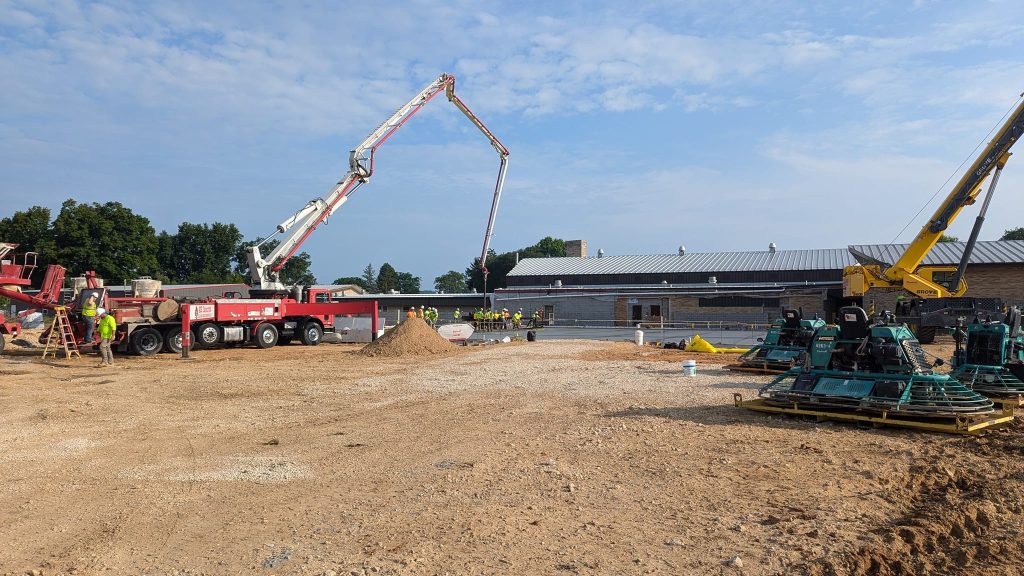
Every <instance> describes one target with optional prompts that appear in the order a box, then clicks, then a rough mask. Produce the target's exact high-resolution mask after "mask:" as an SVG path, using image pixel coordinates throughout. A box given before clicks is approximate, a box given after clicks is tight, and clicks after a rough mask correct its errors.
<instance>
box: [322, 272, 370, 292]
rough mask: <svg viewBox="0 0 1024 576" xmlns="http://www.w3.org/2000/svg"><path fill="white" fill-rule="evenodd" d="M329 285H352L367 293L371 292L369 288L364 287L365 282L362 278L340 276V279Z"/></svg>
mask: <svg viewBox="0 0 1024 576" xmlns="http://www.w3.org/2000/svg"><path fill="white" fill-rule="evenodd" d="M331 284H354V285H356V286H359V287H360V288H362V289H363V290H366V291H367V292H372V290H371V289H370V287H369V286H367V285H366V280H365V279H364V278H363V277H362V276H342V277H341V278H335V279H334V282H331Z"/></svg>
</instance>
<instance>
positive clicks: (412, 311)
mask: <svg viewBox="0 0 1024 576" xmlns="http://www.w3.org/2000/svg"><path fill="white" fill-rule="evenodd" d="M405 317H406V318H415V317H416V308H413V307H412V306H410V307H409V311H408V312H406V313H405Z"/></svg>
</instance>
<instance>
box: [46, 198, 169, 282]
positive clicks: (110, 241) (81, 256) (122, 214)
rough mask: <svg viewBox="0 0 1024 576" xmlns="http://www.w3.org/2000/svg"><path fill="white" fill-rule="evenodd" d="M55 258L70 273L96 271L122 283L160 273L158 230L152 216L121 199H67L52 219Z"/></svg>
mask: <svg viewBox="0 0 1024 576" xmlns="http://www.w3.org/2000/svg"><path fill="white" fill-rule="evenodd" d="M53 239H54V242H55V243H56V246H57V249H56V257H55V260H56V261H57V262H60V263H61V264H62V265H63V266H65V267H66V268H67V269H68V271H70V272H71V274H73V275H76V274H81V273H83V272H85V271H86V270H95V271H96V273H97V274H98V275H99V276H100V277H101V278H106V279H108V280H109V281H112V282H120V281H124V280H129V279H131V278H138V277H139V276H143V275H146V276H152V275H154V274H157V273H159V271H160V266H159V263H158V262H157V258H156V253H157V244H158V243H157V236H156V231H155V230H153V227H152V226H151V225H150V223H149V219H148V218H145V217H143V216H139V215H138V214H135V213H134V212H132V211H131V210H130V209H128V208H126V207H124V206H123V205H121V203H120V202H107V203H106V204H99V203H93V204H79V203H77V202H75V201H74V200H66V201H64V204H63V205H62V206H61V209H60V214H58V215H57V218H56V219H55V220H54V221H53Z"/></svg>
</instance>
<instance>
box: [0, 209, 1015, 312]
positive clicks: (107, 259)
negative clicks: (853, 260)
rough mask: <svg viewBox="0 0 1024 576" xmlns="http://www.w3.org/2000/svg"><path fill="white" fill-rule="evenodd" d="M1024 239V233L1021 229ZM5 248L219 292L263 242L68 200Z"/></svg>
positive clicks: (384, 270) (375, 287)
mask: <svg viewBox="0 0 1024 576" xmlns="http://www.w3.org/2000/svg"><path fill="white" fill-rule="evenodd" d="M1021 232H1022V233H1024V229H1021ZM0 241H3V242H12V243H15V244H18V245H19V248H18V251H19V252H20V251H32V252H37V253H38V254H39V259H38V264H39V267H38V268H37V269H36V271H35V272H34V274H33V278H32V283H33V285H34V286H38V285H39V283H40V282H41V281H42V275H43V274H44V273H45V268H46V266H47V265H48V264H51V263H57V264H60V265H62V266H64V267H65V268H66V269H67V270H68V274H69V275H70V276H80V275H82V274H83V273H85V271H87V270H95V271H96V274H97V275H98V276H99V277H101V278H105V279H107V280H108V281H110V282H121V281H127V280H131V279H133V278H139V277H142V276H150V277H152V278H155V279H158V280H162V281H163V282H166V283H171V284H220V283H238V282H247V281H248V279H249V263H248V260H247V259H246V256H245V248H246V247H248V246H251V245H252V244H254V243H260V242H262V241H263V238H256V239H255V240H251V241H243V235H242V233H241V232H240V231H239V230H238V227H237V226H235V225H234V224H229V223H228V224H226V223H222V222H214V223H213V224H206V223H192V222H182V223H181V224H179V225H178V229H177V231H176V232H173V233H172V232H167V231H161V232H159V233H157V232H156V230H155V229H154V228H153V226H152V224H151V223H150V221H149V219H148V218H146V217H145V216H142V215H139V214H136V213H134V212H133V211H132V210H131V209H129V208H127V207H125V206H124V205H122V204H121V203H119V202H106V203H103V204H100V203H96V202H94V203H92V204H86V203H78V202H76V201H75V200H71V199H69V200H66V201H65V202H64V203H63V204H62V205H61V208H60V212H59V213H58V214H57V216H56V217H52V214H51V211H50V209H49V208H45V207H43V206H32V207H31V208H28V209H26V210H21V211H17V212H15V213H14V214H13V215H12V216H9V217H6V218H3V219H0ZM277 245H278V242H277V240H268V241H267V242H265V243H263V244H262V245H261V246H260V251H261V252H262V253H263V254H268V253H269V252H270V251H272V250H273V249H274V248H276V247H277ZM564 255H565V241H564V240H560V239H556V238H551V237H547V238H544V239H543V240H541V241H540V242H538V243H537V244H535V245H533V246H528V247H525V248H522V249H519V250H513V251H511V252H504V253H501V254H497V253H496V252H494V250H490V251H489V252H488V255H487V268H488V271H489V274H488V278H487V290H493V289H494V288H503V287H505V285H506V278H505V277H506V276H507V274H508V273H509V271H511V270H512V268H513V267H514V266H515V263H516V261H517V260H518V258H543V257H548V256H564ZM311 266H312V258H311V257H310V255H309V254H308V253H307V252H300V253H298V254H296V255H294V256H292V258H291V259H289V260H288V262H287V263H285V265H284V267H283V268H282V270H281V277H282V280H283V282H284V283H285V284H300V285H311V284H316V283H317V280H316V277H315V276H314V275H313V273H312V272H311V271H310V268H311ZM420 282H421V281H420V278H419V277H418V276H413V275H412V274H411V273H409V272H400V271H398V270H396V269H395V268H394V267H393V266H392V265H391V264H389V263H387V262H385V263H384V264H382V265H381V266H380V268H379V269H375V268H374V266H373V265H372V264H367V265H366V268H364V269H363V273H362V275H361V276H342V277H339V278H336V279H335V280H334V282H333V283H334V284H355V285H358V286H361V287H362V288H363V289H365V290H366V291H368V292H373V293H389V292H391V291H393V290H394V291H398V292H401V293H403V294H415V293H418V292H420V291H421V286H420ZM434 289H435V290H436V291H438V292H445V293H464V292H469V291H472V290H475V291H477V292H483V291H484V283H483V273H482V271H481V269H480V262H479V258H474V259H473V262H472V263H471V264H470V265H469V267H467V268H466V269H465V271H464V272H459V271H457V270H449V271H448V272H446V273H444V274H442V275H440V276H438V277H436V278H434Z"/></svg>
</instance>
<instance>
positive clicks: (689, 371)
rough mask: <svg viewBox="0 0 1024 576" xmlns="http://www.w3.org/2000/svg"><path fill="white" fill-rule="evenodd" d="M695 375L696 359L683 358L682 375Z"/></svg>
mask: <svg viewBox="0 0 1024 576" xmlns="http://www.w3.org/2000/svg"><path fill="white" fill-rule="evenodd" d="M696 375H697V361H696V360H683V376H696Z"/></svg>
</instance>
